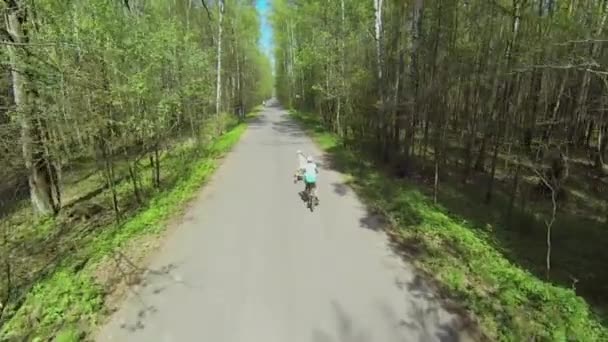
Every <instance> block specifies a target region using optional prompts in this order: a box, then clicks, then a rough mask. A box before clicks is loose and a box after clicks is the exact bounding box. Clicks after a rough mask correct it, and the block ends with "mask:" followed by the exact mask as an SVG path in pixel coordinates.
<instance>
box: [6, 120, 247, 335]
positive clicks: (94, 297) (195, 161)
mask: <svg viewBox="0 0 608 342" xmlns="http://www.w3.org/2000/svg"><path fill="white" fill-rule="evenodd" d="M245 129H246V125H245V124H240V125H236V126H233V127H232V128H231V129H230V130H229V131H228V132H227V133H225V134H223V135H222V136H220V137H219V138H217V139H214V140H213V142H212V143H211V144H210V145H208V146H207V148H206V149H204V150H200V149H198V148H196V147H193V146H189V145H187V144H182V145H179V146H177V147H175V148H174V149H173V150H172V151H170V152H171V153H169V154H168V155H166V156H165V157H164V158H163V159H162V163H161V165H163V169H162V174H163V177H164V179H166V180H167V181H166V184H164V187H163V189H164V190H162V191H158V192H156V193H153V194H152V195H151V199H150V200H149V201H148V202H147V203H146V205H145V207H144V208H143V209H140V210H134V211H130V212H129V215H127V216H126V217H125V218H124V219H123V221H122V222H121V223H120V224H119V225H116V224H113V223H112V221H111V219H108V220H106V221H107V222H106V224H105V225H102V226H100V227H97V228H96V229H95V230H94V231H92V232H91V231H88V232H87V236H91V238H87V239H82V240H78V241H79V245H78V246H73V248H72V250H70V253H68V254H70V255H69V256H68V257H65V258H63V259H61V260H60V261H58V264H57V265H55V267H52V268H51V270H52V271H50V272H48V273H47V274H46V275H43V276H42V278H41V279H40V280H39V281H36V282H35V286H33V287H32V288H31V289H30V290H29V291H27V290H25V293H26V294H25V299H24V301H23V303H22V305H20V306H18V307H17V308H16V309H15V310H14V312H12V313H11V319H10V320H9V321H8V322H6V323H5V324H4V325H3V326H2V327H1V330H0V340H2V341H4V340H8V341H12V340H18V341H21V340H27V341H47V340H49V338H52V337H55V338H56V341H62V342H68V341H78V340H80V339H81V337H82V336H83V334H84V333H88V332H90V331H91V329H92V328H94V327H95V325H96V324H97V323H98V322H99V320H100V318H101V317H102V315H103V305H104V296H105V293H104V290H103V288H102V286H100V285H99V284H97V282H96V279H95V277H94V273H95V270H96V268H97V266H98V265H99V264H100V262H101V261H102V260H103V258H104V257H106V256H108V255H110V254H111V253H112V252H113V251H114V250H116V249H118V248H121V247H123V246H124V245H125V244H126V243H127V242H128V241H130V240H132V239H134V238H136V237H138V236H143V235H147V234H155V233H159V232H161V231H162V230H163V229H164V228H165V226H166V222H167V220H168V219H169V218H170V217H172V216H174V215H175V214H176V213H177V212H179V211H180V210H181V208H183V206H184V204H185V203H186V202H188V201H189V200H190V199H192V198H193V196H194V195H195V194H196V193H197V191H198V189H199V188H200V186H201V184H203V183H205V182H206V181H207V180H208V179H209V176H210V175H211V174H212V173H213V171H214V170H215V169H216V167H217V166H218V160H219V159H218V158H220V157H221V156H222V155H224V154H225V153H226V152H228V151H229V150H230V149H231V148H232V147H233V146H234V145H235V144H236V142H237V141H238V140H239V138H240V136H241V135H242V134H243V132H244V131H245ZM143 171H145V170H142V172H143ZM117 191H118V193H119V199H122V201H123V202H124V203H123V205H124V206H126V205H127V204H128V203H127V202H128V201H129V200H131V201H132V197H130V196H129V192H130V191H131V188H130V184H129V182H123V183H121V184H119V186H118V189H117ZM103 195H105V196H106V197H107V194H103ZM103 195H100V196H102V197H103ZM101 201H103V200H101ZM99 219H100V220H101V219H103V218H99ZM28 222H29V221H25V223H23V224H27V223H28ZM60 225H61V224H60V223H59V222H58V220H46V221H44V222H38V223H37V224H36V225H35V226H34V227H33V228H34V229H27V230H25V229H24V230H23V231H25V232H28V234H29V233H31V234H34V235H39V236H42V235H44V236H46V237H47V238H48V235H52V232H53V231H59V226H60ZM26 240H27V241H34V240H35V236H34V237H28V238H27V239H26ZM69 243H70V241H63V242H62V243H60V244H58V245H66V244H69ZM8 310H10V308H9V309H8Z"/></svg>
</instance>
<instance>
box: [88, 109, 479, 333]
mask: <svg viewBox="0 0 608 342" xmlns="http://www.w3.org/2000/svg"><path fill="white" fill-rule="evenodd" d="M298 149H300V150H302V151H304V153H307V154H312V155H313V156H314V157H315V159H317V160H319V161H321V169H320V174H319V198H320V201H321V202H320V206H319V207H317V210H315V212H313V213H311V212H310V211H309V210H307V209H306V207H305V204H304V203H303V202H302V200H301V199H300V197H299V195H298V192H299V191H300V190H301V189H302V188H303V185H302V184H301V183H298V184H297V185H295V184H293V179H292V175H293V172H294V170H295V168H296V166H297V158H296V151H297V150H298ZM323 160H324V157H323V155H322V154H321V152H320V150H319V149H318V148H316V147H315V146H314V145H313V143H312V141H311V139H310V138H309V137H307V136H306V135H305V134H304V133H303V132H302V131H301V130H300V129H299V128H298V126H297V125H296V124H295V123H293V122H292V121H291V120H290V119H289V117H288V116H287V114H286V112H285V111H283V110H282V109H281V108H280V107H279V106H278V105H277V104H276V103H272V102H271V103H270V104H269V106H268V107H266V109H265V110H264V112H263V113H262V114H261V115H260V116H259V117H258V118H257V119H256V120H255V121H254V122H252V123H251V124H250V126H249V128H248V130H247V132H246V133H245V135H244V136H243V138H242V139H241V141H240V142H239V143H238V145H237V146H235V148H234V150H233V151H232V152H231V153H230V154H229V155H228V156H227V157H226V158H225V160H224V162H223V164H222V166H221V167H220V168H219V169H218V170H217V172H216V174H215V175H214V177H213V179H212V180H211V182H210V183H209V184H208V185H207V186H205V187H204V188H203V189H202V191H201V194H200V195H199V196H198V198H197V199H196V200H195V201H194V203H193V204H192V206H191V207H190V209H188V211H187V212H186V214H185V217H184V219H183V222H182V223H181V224H180V226H179V227H178V228H177V229H176V230H175V231H174V232H173V233H172V234H170V236H169V237H168V239H167V241H166V242H165V243H164V244H163V248H162V249H161V250H159V251H158V253H157V254H156V256H155V257H154V258H153V261H152V263H151V265H150V266H149V267H150V269H152V270H163V272H149V274H148V275H147V277H146V280H145V282H144V283H145V286H140V287H139V288H138V289H137V290H136V291H135V292H134V293H132V294H131V295H130V297H129V298H128V299H127V300H126V301H125V303H124V304H123V305H122V307H121V308H120V309H119V310H118V311H117V312H116V313H115V314H114V315H112V317H111V318H110V319H109V322H108V323H107V324H106V325H105V326H104V327H103V328H102V329H101V330H100V331H99V332H98V334H97V340H98V341H125V342H153V341H161V342H169V341H176V342H177V341H179V342H183V341H197V342H198V341H203V342H204V341H208V342H305V341H306V342H376V341H377V342H397V341H414V342H418V341H420V342H423V341H441V342H446V341H463V340H465V339H463V338H462V337H461V336H460V335H461V333H459V332H457V331H456V329H455V328H454V326H455V323H454V321H455V317H454V316H452V315H451V314H449V313H448V312H446V311H445V310H444V309H442V308H441V306H440V304H439V303H438V300H436V299H435V297H434V296H433V295H432V293H430V291H429V290H427V289H425V287H424V286H423V285H421V282H420V278H418V277H416V275H415V273H414V271H413V269H412V268H411V266H409V265H407V264H405V263H404V262H403V261H402V260H400V259H399V258H398V257H397V256H395V255H394V254H393V253H392V252H391V249H390V248H389V246H388V244H387V239H386V237H385V234H384V233H383V232H381V231H380V230H379V227H377V226H376V225H377V222H376V220H374V218H373V217H370V216H369V215H368V214H367V213H366V210H365V208H364V206H363V205H362V204H361V202H360V201H359V200H358V199H357V198H356V196H355V194H354V193H353V191H352V190H350V189H349V188H348V187H347V186H345V185H344V184H343V182H342V176H341V175H340V174H339V173H337V172H335V171H332V170H330V169H328V167H327V165H324V164H323V162H322V161H323ZM467 340H468V339H467Z"/></svg>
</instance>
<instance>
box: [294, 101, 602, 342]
mask: <svg viewBox="0 0 608 342" xmlns="http://www.w3.org/2000/svg"><path fill="white" fill-rule="evenodd" d="M292 116H293V117H294V118H295V119H296V120H297V121H299V122H300V123H301V124H302V125H303V126H304V127H305V128H306V129H307V131H308V133H309V134H310V135H311V136H312V137H313V138H314V139H315V141H316V142H317V144H318V145H319V146H320V147H321V148H322V149H324V150H325V151H327V152H328V153H329V154H330V156H331V158H332V161H333V162H334V164H335V167H337V168H338V169H339V171H341V172H343V173H345V174H347V175H348V179H349V181H348V182H349V183H350V185H351V186H352V187H353V188H354V189H355V190H356V191H357V193H358V194H359V195H360V196H361V197H362V198H363V199H364V200H365V201H366V202H367V203H368V204H369V205H370V207H371V208H373V209H375V210H377V211H378V212H380V213H382V214H384V215H385V216H387V218H388V219H389V222H392V223H393V224H391V227H389V228H388V229H390V230H391V232H390V233H391V235H392V236H394V238H395V239H396V243H397V248H399V249H401V250H404V251H407V253H406V254H407V255H408V258H411V260H412V261H413V262H414V263H415V264H416V266H417V267H419V268H420V269H421V270H423V271H425V272H426V273H428V274H430V275H432V276H433V277H434V278H435V280H436V281H437V282H438V283H439V286H440V287H441V288H442V290H444V291H445V292H446V293H447V294H448V296H449V297H451V298H452V299H454V300H456V301H457V302H459V303H461V304H462V305H464V307H465V309H467V311H469V312H471V313H473V315H474V316H475V317H476V318H477V320H478V323H479V326H480V328H481V329H482V331H483V333H484V335H485V336H486V337H488V338H489V339H491V340H499V341H608V329H607V328H606V326H605V325H604V324H603V323H604V322H602V320H601V318H600V317H598V316H597V315H596V314H594V312H593V311H592V309H591V308H590V306H589V305H588V304H587V303H586V302H585V300H584V299H583V298H581V297H579V296H577V295H576V294H575V292H574V291H573V290H572V289H569V288H564V287H560V286H556V285H554V284H551V283H548V282H545V281H543V280H541V279H539V278H537V277H536V276H534V275H533V274H532V273H530V272H529V271H527V270H526V269H524V268H522V267H520V266H519V265H517V264H514V263H513V262H511V261H510V260H509V259H508V258H507V257H505V255H504V254H503V251H502V250H501V249H500V248H499V247H498V246H497V245H496V243H495V241H494V239H493V236H492V231H488V230H485V229H480V227H474V225H473V223H471V222H468V221H467V220H464V219H462V218H459V217H456V216H455V215H452V214H450V213H449V212H448V211H447V210H446V209H445V208H443V207H442V206H441V205H435V204H433V202H432V200H431V199H430V197H429V196H428V195H427V194H425V191H424V189H423V186H422V185H420V184H417V183H414V182H412V181H408V180H398V179H394V178H392V177H389V176H387V175H385V174H384V173H383V172H382V171H381V170H380V168H378V167H376V166H375V165H374V164H373V163H372V162H370V161H369V160H367V159H366V158H365V157H363V156H362V154H361V153H359V152H356V151H354V150H351V149H349V148H348V147H344V145H343V144H342V143H341V141H340V140H339V138H338V137H337V136H336V135H333V134H331V133H329V132H328V131H326V130H325V129H324V127H323V125H322V123H321V122H320V121H319V119H318V117H315V116H314V115H310V114H305V113H300V112H292Z"/></svg>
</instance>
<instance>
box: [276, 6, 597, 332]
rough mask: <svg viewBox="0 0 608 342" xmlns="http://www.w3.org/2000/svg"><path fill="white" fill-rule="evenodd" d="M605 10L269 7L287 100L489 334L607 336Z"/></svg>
mask: <svg viewBox="0 0 608 342" xmlns="http://www.w3.org/2000/svg"><path fill="white" fill-rule="evenodd" d="M607 16H608V1H606V0H584V1H583V0H468V1H465V0H435V1H424V0H410V1H402V0H367V1H345V0H335V1H320V0H275V1H273V16H272V24H273V28H274V43H275V77H276V89H277V95H278V98H279V99H280V101H281V102H282V103H283V104H284V105H285V106H286V107H288V108H291V109H292V114H293V115H294V116H295V117H296V118H298V119H299V120H300V121H301V122H303V123H304V124H307V125H308V126H309V128H311V129H312V130H311V132H312V133H313V134H316V135H318V136H319V137H320V139H321V145H326V146H328V148H329V150H330V152H332V151H333V152H334V154H336V155H338V156H341V157H342V159H343V161H344V160H346V161H347V162H345V163H344V165H343V168H344V170H345V171H352V170H355V171H354V172H355V173H356V175H358V176H359V178H362V177H363V176H365V177H369V178H368V179H359V180H358V182H359V183H365V184H363V186H362V188H363V190H370V189H371V190H370V191H372V190H378V189H380V188H382V189H383V191H384V192H383V191H376V196H375V197H376V200H378V201H379V202H380V203H381V205H380V207H381V208H382V209H383V210H385V211H387V212H389V213H390V214H392V215H393V217H394V218H395V220H393V222H394V223H395V224H396V225H397V226H399V227H401V230H400V232H399V234H400V236H401V238H402V240H403V241H402V245H403V246H402V247H403V248H405V249H408V248H409V249H415V250H416V251H417V254H421V256H419V257H418V258H417V259H418V262H417V263H418V265H419V266H420V267H422V268H424V269H426V270H427V271H428V272H429V273H431V274H433V275H435V276H436V278H438V279H439V281H440V283H442V287H443V288H444V289H447V290H449V292H451V296H452V297H455V298H456V299H457V300H458V301H461V302H463V305H464V306H465V309H467V310H468V311H472V312H473V314H474V315H475V316H477V319H478V321H479V322H480V325H481V327H482V329H483V330H484V331H485V333H487V336H489V337H490V339H491V340H512V341H523V340H535V341H566V340H571V341H575V340H576V341H592V340H604V339H605V338H607V335H606V313H607V311H606V309H607V308H608V287H606V281H607V280H608V272H606V263H607V262H608V252H607V250H606V248H605V247H606V245H607V243H608V165H607V163H608V161H607V160H606V158H607V150H608V113H607V111H606V106H607V104H608V96H607V94H608V82H607V81H608V68H607V67H606V65H608V53H607V52H606V49H605V48H606V46H607V44H606V43H607V42H608V40H607V39H606V37H608V35H607V34H606V18H607ZM323 132H329V134H330V135H329V136H328V135H327V134H325V133H323ZM332 139H334V140H335V141H336V142H335V143H333V144H332V143H331V140H332ZM348 156H350V157H348ZM349 158H350V159H349ZM358 159H362V160H363V161H361V162H359V161H358ZM367 161H371V162H373V165H374V166H373V169H374V170H375V171H373V172H372V171H370V172H368V173H366V171H361V170H364V168H365V165H366V162H367ZM353 165H356V166H353ZM349 167H350V168H351V169H352V170H351V169H349ZM377 170H380V174H378V173H377V172H376V171H377ZM378 179H381V180H378ZM396 189H403V192H402V193H397V192H398V191H397V190H396ZM412 189H416V194H423V196H418V195H415V194H414V190H412ZM368 192H369V191H368ZM421 203H424V204H421ZM407 208H409V209H407ZM412 245H414V246H412ZM414 247H415V248H414Z"/></svg>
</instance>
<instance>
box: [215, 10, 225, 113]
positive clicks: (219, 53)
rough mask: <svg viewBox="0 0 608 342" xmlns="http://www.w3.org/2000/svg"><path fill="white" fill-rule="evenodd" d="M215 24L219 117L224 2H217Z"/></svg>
mask: <svg viewBox="0 0 608 342" xmlns="http://www.w3.org/2000/svg"><path fill="white" fill-rule="evenodd" d="M218 13H219V14H218V18H219V19H218V24H217V68H216V73H217V82H216V88H215V114H216V115H218V116H219V115H220V111H221V106H222V21H223V19H224V0H219V2H218Z"/></svg>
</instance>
